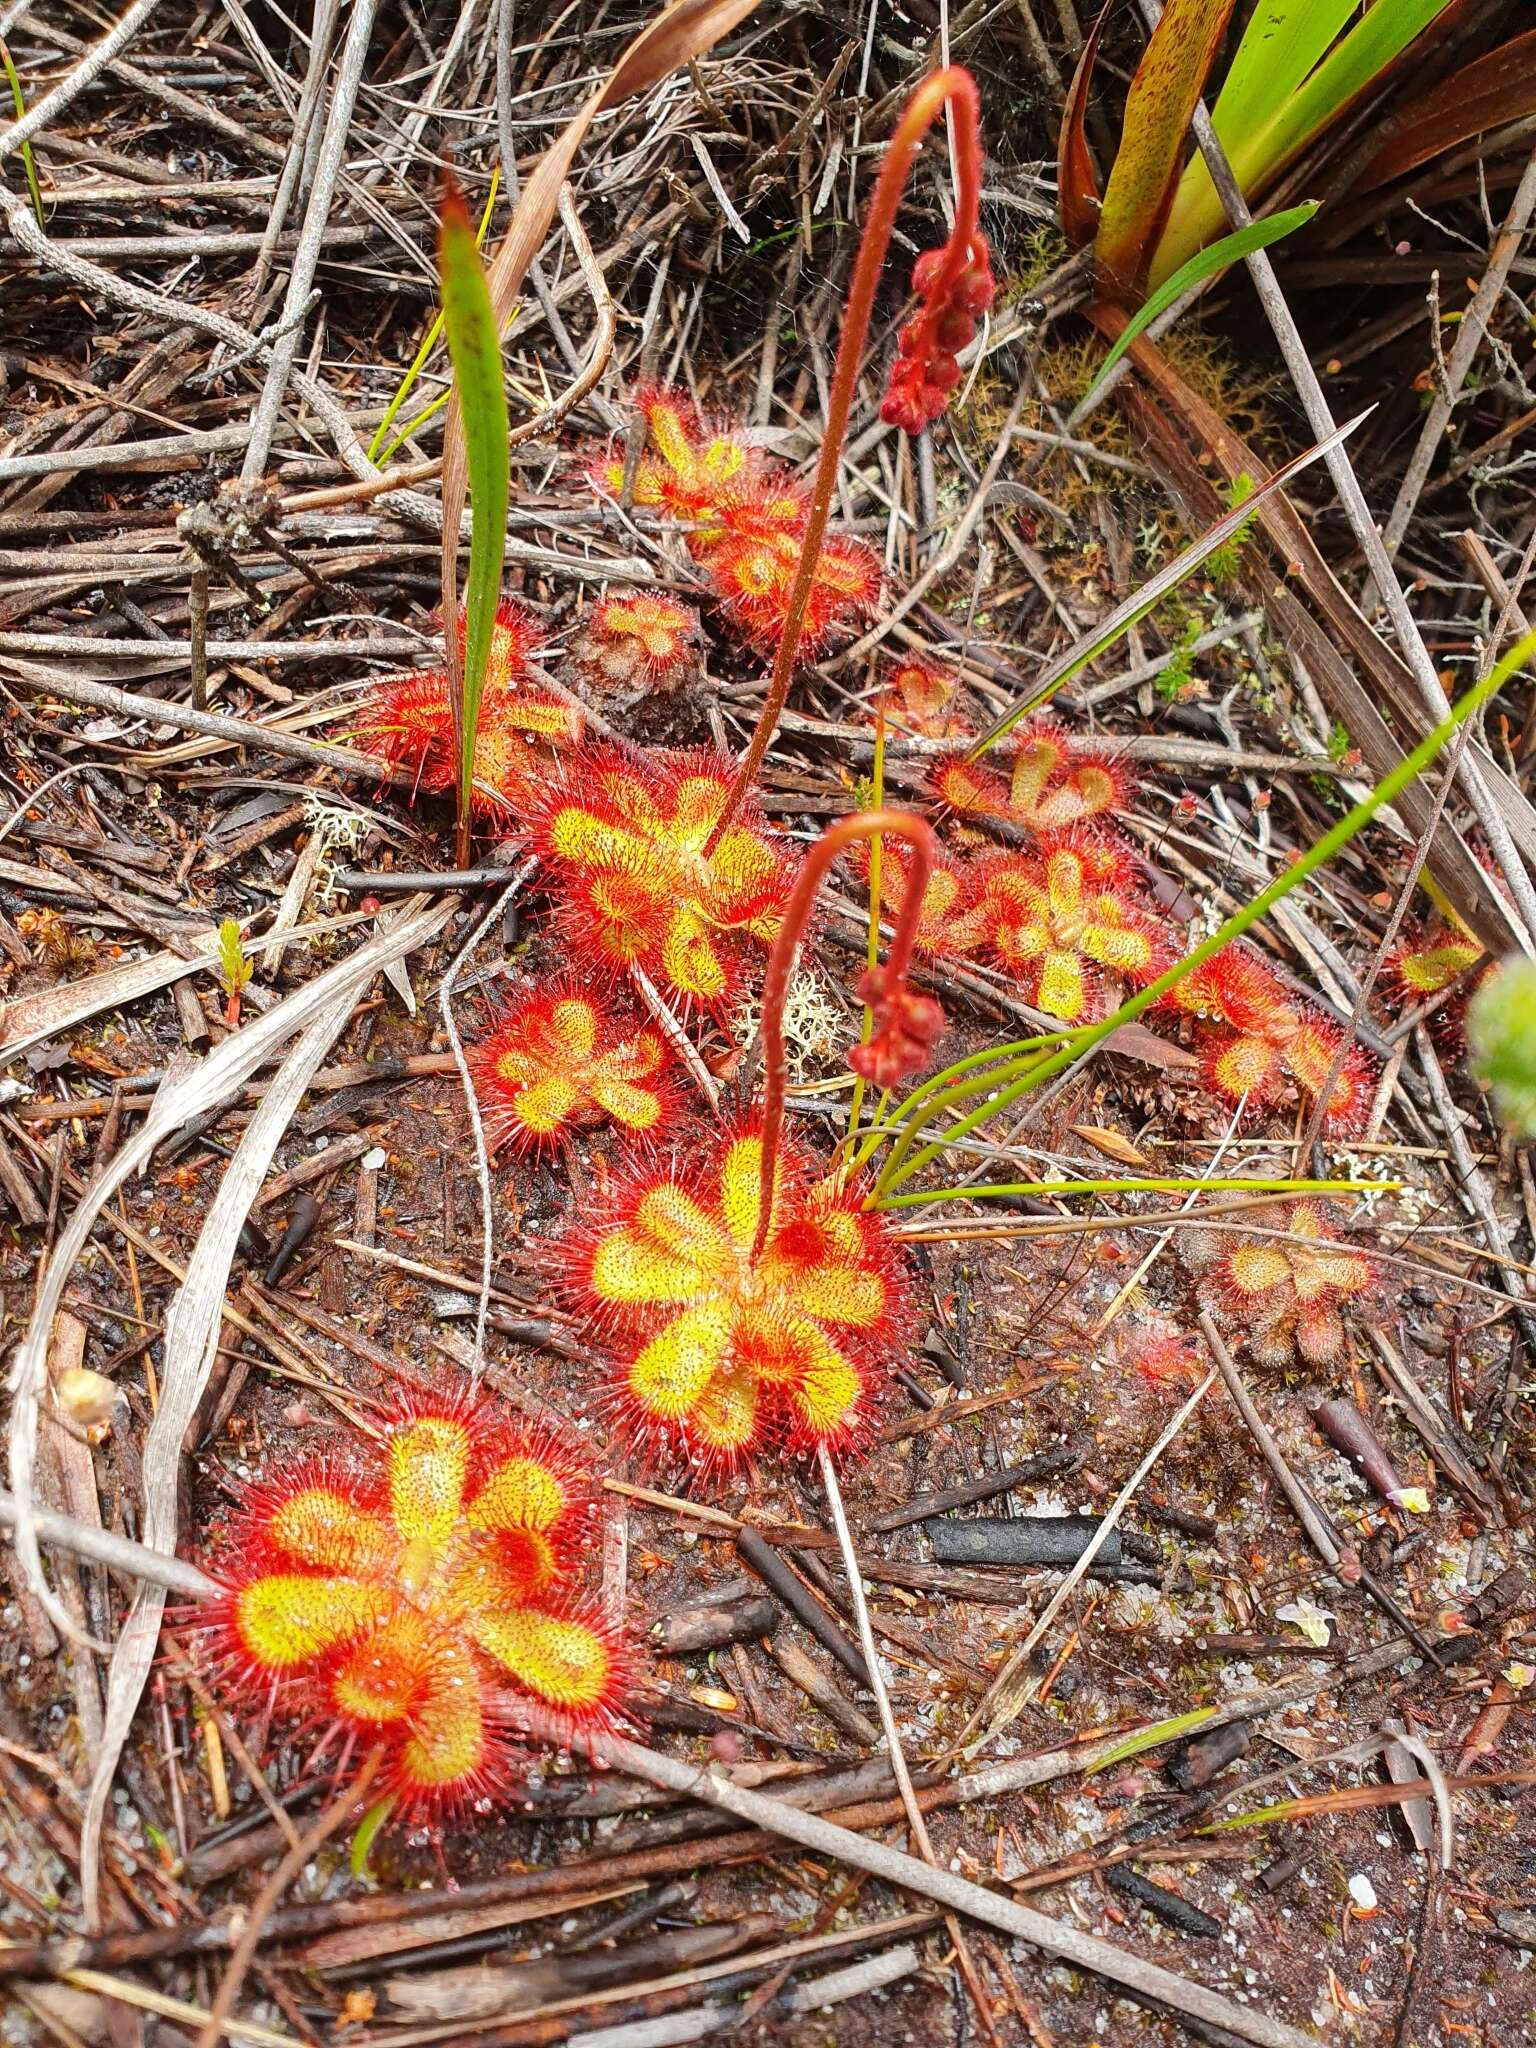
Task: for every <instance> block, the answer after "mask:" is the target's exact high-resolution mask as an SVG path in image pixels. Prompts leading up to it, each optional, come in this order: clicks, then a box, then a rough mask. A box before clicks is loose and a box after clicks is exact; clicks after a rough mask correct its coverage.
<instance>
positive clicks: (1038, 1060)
mask: <svg viewBox="0 0 1536 2048" xmlns="http://www.w3.org/2000/svg"><path fill="white" fill-rule="evenodd" d="M1313 452H1314V453H1316V452H1317V451H1315V450H1314V451H1313ZM1248 503H1249V504H1250V505H1251V504H1252V503H1253V500H1252V499H1251V498H1250V499H1249V500H1248ZM1227 516H1228V518H1229V519H1232V518H1237V517H1238V516H1239V515H1238V513H1236V512H1233V513H1229V514H1228V515H1227ZM1207 538H1209V536H1207ZM1533 656H1536V633H1529V634H1527V636H1526V637H1525V639H1523V640H1521V641H1519V642H1517V644H1516V645H1515V646H1513V647H1511V648H1510V650H1509V652H1508V653H1507V654H1506V655H1505V656H1504V658H1503V659H1502V660H1501V661H1500V662H1499V663H1498V665H1497V667H1495V668H1493V669H1491V670H1490V671H1489V673H1488V674H1487V675H1486V676H1484V677H1483V679H1482V681H1481V682H1479V683H1475V684H1474V685H1473V687H1472V688H1471V689H1470V690H1468V691H1467V693H1466V695H1465V696H1464V697H1462V698H1460V699H1459V700H1458V702H1456V703H1455V704H1453V705H1452V706H1451V708H1450V710H1449V711H1448V712H1447V714H1446V716H1445V717H1444V718H1443V719H1442V720H1441V722H1440V724H1439V725H1437V726H1436V727H1435V728H1434V730H1433V731H1432V732H1429V733H1427V734H1426V735H1425V736H1424V738H1423V739H1422V740H1420V741H1419V743H1418V745H1417V746H1416V747H1414V748H1413V749H1412V751H1411V752H1410V753H1408V754H1405V755H1404V757H1403V759H1402V760H1401V761H1399V762H1398V764H1397V766H1396V767H1395V768H1393V769H1391V770H1390V771H1389V772H1388V773H1387V774H1386V775H1384V776H1383V777H1382V778H1381V780H1380V782H1378V783H1377V785H1376V787H1375V788H1374V789H1373V790H1372V791H1371V792H1370V793H1369V795H1367V796H1365V797H1362V798H1361V800H1360V802H1359V803H1357V804H1356V805H1355V807H1354V809H1353V810H1352V811H1350V812H1349V814H1348V816H1347V817H1343V818H1340V819H1339V820H1338V822H1337V823H1336V824H1334V825H1331V826H1330V827H1329V828H1328V830H1327V831H1326V832H1325V833H1324V834H1323V835H1322V837H1321V838H1320V839H1316V840H1314V841H1313V843H1312V844H1311V845H1310V846H1309V847H1308V848H1307V849H1306V851H1305V852H1304V853H1302V854H1301V855H1300V856H1299V857H1298V858H1297V859H1296V860H1295V861H1294V862H1293V863H1292V865H1291V866H1290V867H1288V868H1285V869H1283V870H1282V871H1281V873H1279V874H1278V875H1276V877H1275V878H1274V880H1273V881H1272V882H1270V883H1269V884H1268V885H1267V886H1266V887H1265V888H1263V889H1261V890H1260V891H1259V893H1258V895H1257V896H1255V897H1254V898H1253V899H1252V901H1251V902H1248V903H1245V904H1244V905H1243V907H1242V909H1241V910H1239V911H1236V912H1235V913H1234V914H1233V915H1232V916H1231V917H1229V918H1228V919H1227V921H1226V923H1225V924H1223V925H1222V926H1221V927H1220V929H1219V930H1217V931H1214V932H1212V934H1211V936H1210V937H1209V938H1208V939H1203V940H1202V941H1201V942H1200V944H1199V945H1198V946H1196V947H1195V948H1194V949H1193V951H1192V952H1188V953H1186V954H1185V955H1184V957H1183V958H1182V959H1181V960H1177V961H1175V962H1174V964H1173V966H1172V967H1170V968H1169V969H1168V971H1167V973H1166V974H1160V975H1159V976H1158V978H1157V980H1156V981H1153V982H1149V983H1148V985H1147V986H1146V987H1145V988H1144V989H1140V990H1138V991H1137V993H1136V994H1135V995H1133V996H1131V997H1129V998H1128V999H1127V1000H1126V1001H1125V1002H1123V1003H1122V1004H1121V1005H1120V1007H1119V1009H1118V1010H1115V1011H1113V1012H1112V1013H1111V1014H1110V1015H1109V1016H1108V1017H1105V1018H1103V1019H1102V1020H1101V1021H1100V1022H1099V1023H1097V1024H1085V1025H1082V1026H1080V1027H1078V1028H1077V1029H1076V1030H1074V1031H1071V1032H1067V1033H1063V1034H1062V1035H1061V1038H1060V1040H1059V1045H1058V1049H1057V1050H1056V1051H1054V1052H1043V1053H1041V1054H1039V1055H1038V1056H1030V1055H1026V1059H1025V1061H1024V1064H1023V1071H1022V1073H1021V1072H1020V1071H1019V1061H1018V1059H1017V1057H1016V1055H1017V1054H1018V1053H1019V1052H1020V1050H1021V1049H1022V1048H1021V1047H1018V1046H1004V1047H1002V1048H1000V1050H999V1065H998V1067H997V1068H996V1069H994V1070H992V1071H991V1072H980V1073H977V1072H973V1073H972V1074H971V1076H970V1078H969V1079H968V1080H967V1081H966V1082H964V1083H962V1084H961V1086H960V1087H959V1088H957V1089H955V1090H953V1091H950V1090H940V1092H938V1093H937V1094H933V1093H930V1094H927V1095H925V1096H924V1097H923V1100H922V1102H921V1105H920V1107H919V1108H918V1109H914V1108H913V1107H912V1104H913V1102H915V1101H916V1100H917V1098H916V1097H915V1096H914V1097H912V1098H909V1100H908V1102H907V1103H906V1104H904V1105H903V1106H902V1109H901V1110H899V1111H898V1112H896V1114H895V1115H894V1116H893V1117H892V1119H891V1127H892V1131H893V1135H894V1137H895V1143H894V1145H893V1147H892V1150H891V1154H890V1157H889V1159H888V1160H887V1161H886V1164H885V1166H884V1168H883V1169H882V1171H881V1174H880V1178H879V1180H878V1181H877V1182H876V1184H875V1186H874V1188H873V1189H872V1191H871V1192H870V1194H869V1196H868V1197H867V1198H866V1201H865V1207H866V1208H875V1207H878V1206H881V1205H883V1204H884V1203H885V1202H886V1201H888V1200H889V1198H890V1196H891V1195H892V1194H893V1193H894V1192H895V1190H896V1189H897V1188H898V1187H900V1185H901V1184H902V1182H903V1181H906V1180H910V1179H911V1178H912V1176H913V1174H915V1173H920V1172H921V1171H922V1169H923V1168H924V1167H925V1166H926V1165H928V1163H929V1161H930V1160H932V1159H935V1158H937V1157H938V1156H939V1154H940V1153H942V1152H944V1151H947V1150H948V1148H949V1147H950V1146H951V1145H952V1144H954V1143H956V1142H957V1141H958V1140H959V1139H961V1138H966V1137H969V1136H970V1134H971V1132H972V1131H974V1130H975V1129H976V1128H977V1127H978V1126H979V1125H981V1124H984V1123H986V1122H987V1120H988V1119H989V1118H991V1117H996V1116H1001V1115H1003V1114H1004V1112H1005V1111H1007V1110H1009V1109H1011V1108H1012V1107H1013V1105H1014V1103H1015V1102H1017V1101H1019V1100H1020V1098H1021V1097H1023V1096H1025V1095H1028V1094H1030V1093H1031V1092H1032V1091H1033V1090H1034V1089H1036V1088H1038V1087H1040V1086H1041V1085H1042V1084H1043V1083H1044V1082H1046V1081H1051V1080H1054V1079H1055V1077H1056V1076H1057V1075H1058V1074H1060V1073H1062V1072H1064V1071H1065V1069H1066V1068H1068V1067H1070V1066H1073V1065H1075V1064H1076V1062H1077V1061H1079V1060H1081V1059H1084V1058H1086V1057H1087V1055H1088V1054H1089V1053H1091V1052H1093V1051H1094V1050H1095V1049H1096V1048H1097V1047H1098V1046H1100V1045H1102V1044H1103V1043H1104V1041H1105V1039H1106V1038H1108V1037H1110V1036H1111V1034H1112V1033H1114V1032H1116V1031H1118V1030H1119V1029H1120V1027H1121V1025H1122V1024H1130V1023H1132V1022H1133V1021H1134V1020H1135V1019H1136V1018H1137V1017H1139V1016H1141V1015H1142V1014H1143V1012H1144V1011H1146V1010H1149V1009H1151V1007H1152V1005H1153V1004H1154V1003H1157V1002H1161V1001H1162V999H1163V997H1164V996H1165V995H1167V994H1168V992H1169V991H1170V990H1171V989H1174V988H1177V987H1178V985H1179V983H1180V982H1181V981H1183V980H1184V978H1185V976H1186V975H1189V974H1192V973H1193V972H1194V970H1195V969H1196V968H1197V967H1199V966H1201V965H1202V964H1203V963H1204V962H1205V961H1207V960H1209V959H1211V958H1212V956H1213V955H1214V954H1217V953H1219V952H1220V951H1221V949H1222V948H1223V946H1229V945H1230V944H1231V943H1232V941H1233V940H1234V939H1240V938H1241V937H1242V936H1243V934H1244V933H1245V932H1247V931H1249V930H1250V929H1251V928H1252V927H1253V926H1254V925H1256V924H1257V923H1258V921H1259V919H1260V918H1261V917H1264V916H1266V915H1267V914H1268V913H1269V912H1270V911H1271V910H1273V909H1274V907H1275V905H1276V904H1277V903H1279V902H1281V901H1282V900H1283V899H1284V898H1285V897H1287V896H1289V895H1290V893H1291V891H1292V890H1293V889H1296V888H1299V887H1300V886H1301V884H1302V883H1303V882H1304V881H1306V879H1307V877H1308V876H1309V875H1314V874H1316V872H1317V870H1318V869H1319V868H1321V867H1325V866H1326V865H1327V863H1328V862H1329V861H1331V860H1332V859H1333V857H1334V855H1335V854H1337V853H1339V852H1341V851H1342V850H1343V848H1344V847H1346V846H1348V844H1349V843H1350V841H1351V840H1352V839H1353V838H1355V836H1356V835H1357V834H1358V833H1359V832H1361V831H1362V830H1363V829H1364V827H1365V826H1367V825H1368V824H1369V823H1370V821H1371V820H1372V818H1374V817H1375V816H1376V814H1377V812H1378V811H1381V810H1384V809H1385V808H1386V806H1387V805H1388V804H1390V803H1394V802H1395V801H1396V800H1397V798H1398V797H1400V796H1401V795H1402V793H1403V791H1404V790H1405V789H1406V788H1407V787H1408V785H1409V784H1410V783H1411V782H1416V781H1417V780H1418V779H1419V777H1420V776H1421V775H1422V774H1423V773H1424V770H1425V769H1426V768H1427V767H1428V766H1429V764H1430V763H1431V761H1433V760H1434V758H1435V756H1436V755H1437V754H1438V753H1439V752H1440V750H1441V748H1442V747H1443V746H1445V744H1446V742H1447V741H1448V740H1450V739H1452V738H1453V737H1454V736H1455V734H1456V733H1457V732H1458V731H1459V730H1460V729H1461V727H1462V726H1463V725H1464V724H1465V723H1466V721H1467V720H1468V719H1469V718H1472V717H1475V716H1476V714H1477V713H1478V712H1479V711H1481V710H1482V708H1483V706H1484V705H1485V704H1486V703H1488V701H1489V700H1490V698H1493V697H1495V696H1497V694H1498V693H1499V691H1500V690H1502V689H1503V688H1504V686H1505V684H1506V683H1507V682H1508V681H1509V680H1510V678H1511V677H1512V676H1515V675H1518V674H1519V672H1520V670H1521V669H1522V668H1524V667H1525V665H1526V663H1527V662H1528V661H1530V660H1531V659H1532V657H1533ZM1019 715H1022V714H1014V716H1019ZM1012 722H1013V721H1012V717H1010V719H1009V721H1008V723H1012ZM1010 1074H1011V1075H1013V1076H1016V1078H1009V1076H1010ZM942 1079H943V1077H942V1076H937V1077H936V1080H937V1081H941V1080H942ZM926 1085H927V1086H928V1087H929V1088H932V1087H933V1086H934V1083H929V1084H926ZM975 1094H982V1095H983V1096H984V1100H983V1101H982V1102H981V1104H980V1106H979V1107H978V1108H976V1109H973V1110H971V1111H969V1112H968V1113H967V1114H966V1115H964V1116H962V1117H960V1118H959V1119H958V1120H957V1121H956V1122H954V1123H953V1124H951V1125H949V1127H948V1128H947V1129H946V1130H945V1131H944V1133H943V1134H942V1136H940V1137H937V1138H934V1139H932V1140H931V1141H930V1142H929V1143H928V1144H926V1145H918V1144H917V1137H918V1132H919V1130H920V1129H921V1127H922V1126H923V1125H924V1124H925V1123H926V1122H928V1120H929V1119H930V1118H931V1117H932V1115H933V1114H934V1112H935V1111H936V1110H939V1109H943V1108H945V1107H947V1106H948V1100H949V1099H957V1098H959V1097H960V1096H962V1095H967V1096H969V1095H975ZM914 1146H915V1147H916V1149H915V1150H914V1149H913V1148H914Z"/></svg>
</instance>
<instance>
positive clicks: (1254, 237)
mask: <svg viewBox="0 0 1536 2048" xmlns="http://www.w3.org/2000/svg"><path fill="white" fill-rule="evenodd" d="M1317 208H1318V201H1317V200H1315V199H1308V200H1305V201H1303V203H1302V204H1301V205H1300V206H1290V207H1287V208H1286V210H1285V212H1284V213H1272V214H1271V215H1270V216H1269V218H1268V219H1267V220H1256V221H1255V222H1254V223H1253V225H1252V226H1251V227H1246V228H1237V229H1235V230H1234V232H1233V233H1232V234H1230V235H1223V236H1222V238H1221V240H1220V241H1219V242H1212V243H1211V245H1210V247H1209V248H1208V249H1201V250H1199V251H1197V252H1196V254H1195V255H1193V256H1191V257H1190V259H1189V261H1188V262H1187V263H1184V264H1181V265H1180V267H1179V268H1178V269H1177V270H1176V271H1175V272H1174V273H1173V275H1172V277H1169V278H1165V279H1164V280H1163V282H1162V283H1161V284H1160V285H1159V286H1158V288H1157V290H1156V291H1155V292H1153V294H1152V296H1151V297H1150V298H1149V299H1146V300H1144V301H1143V303H1142V304H1141V305H1140V306H1138V307H1137V309H1136V311H1135V313H1134V314H1133V315H1132V317H1131V320H1130V322H1129V324H1128V325H1127V327H1126V330H1125V332H1124V334H1122V335H1121V336H1120V338H1119V340H1118V341H1117V342H1116V343H1115V345H1114V347H1113V348H1112V349H1111V350H1110V352H1109V354H1108V355H1107V356H1106V357H1105V358H1104V362H1103V365H1102V366H1101V368H1100V370H1099V373H1098V375H1097V376H1096V377H1095V378H1094V380H1093V382H1092V383H1091V384H1090V385H1089V386H1088V389H1087V390H1086V391H1085V392H1084V393H1083V396H1082V398H1081V399H1080V400H1079V401H1078V404H1077V406H1076V409H1075V410H1074V411H1073V414H1072V417H1071V418H1070V419H1069V420H1068V421H1067V425H1068V426H1069V427H1073V426H1075V425H1076V424H1077V422H1078V419H1079V418H1080V417H1081V415H1082V412H1083V408H1084V407H1085V406H1086V405H1087V403H1088V401H1089V399H1090V398H1092V396H1093V394H1094V392H1095V391H1097V390H1098V388H1099V386H1100V385H1101V384H1102V383H1103V382H1104V379H1105V378H1106V377H1107V376H1108V375H1109V373H1110V371H1111V370H1112V369H1113V368H1114V367H1115V365H1116V363H1118V362H1119V360H1120V358H1121V357H1122V356H1123V355H1124V354H1125V352H1126V350H1127V349H1128V348H1129V347H1130V345H1131V343H1132V342H1133V341H1134V340H1135V339H1136V337H1137V335H1138V334H1142V333H1144V332H1145V331H1146V329H1147V328H1148V327H1150V326H1151V324H1152V322H1153V321H1154V320H1155V319H1156V318H1157V316H1158V315H1159V313H1162V312H1165V311H1166V310H1167V308H1168V307H1169V306H1171V305H1172V304H1173V302H1174V300H1175V299H1179V298H1182V297H1183V295H1184V293H1185V292H1187V291H1189V290H1190V289H1191V288H1192V287H1193V286H1195V285H1197V284H1204V283H1205V280H1206V279H1207V278H1208V277H1214V276H1215V275H1216V273H1217V271H1218V270H1225V269H1226V268H1227V266H1228V264H1229V263H1240V262H1241V261H1242V259H1243V258H1244V257H1245V256H1251V255H1252V254H1253V252H1254V250H1255V249H1267V248H1268V247H1269V245H1270V243H1271V242H1278V241H1281V240H1282V239H1283V238H1284V237H1285V236H1286V235H1288V234H1290V233H1292V232H1293V231H1294V230H1295V229H1296V228H1301V227H1305V226H1306V224H1307V222H1308V221H1309V220H1310V219H1311V218H1312V216H1313V214H1314V213H1316V212H1317Z"/></svg>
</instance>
